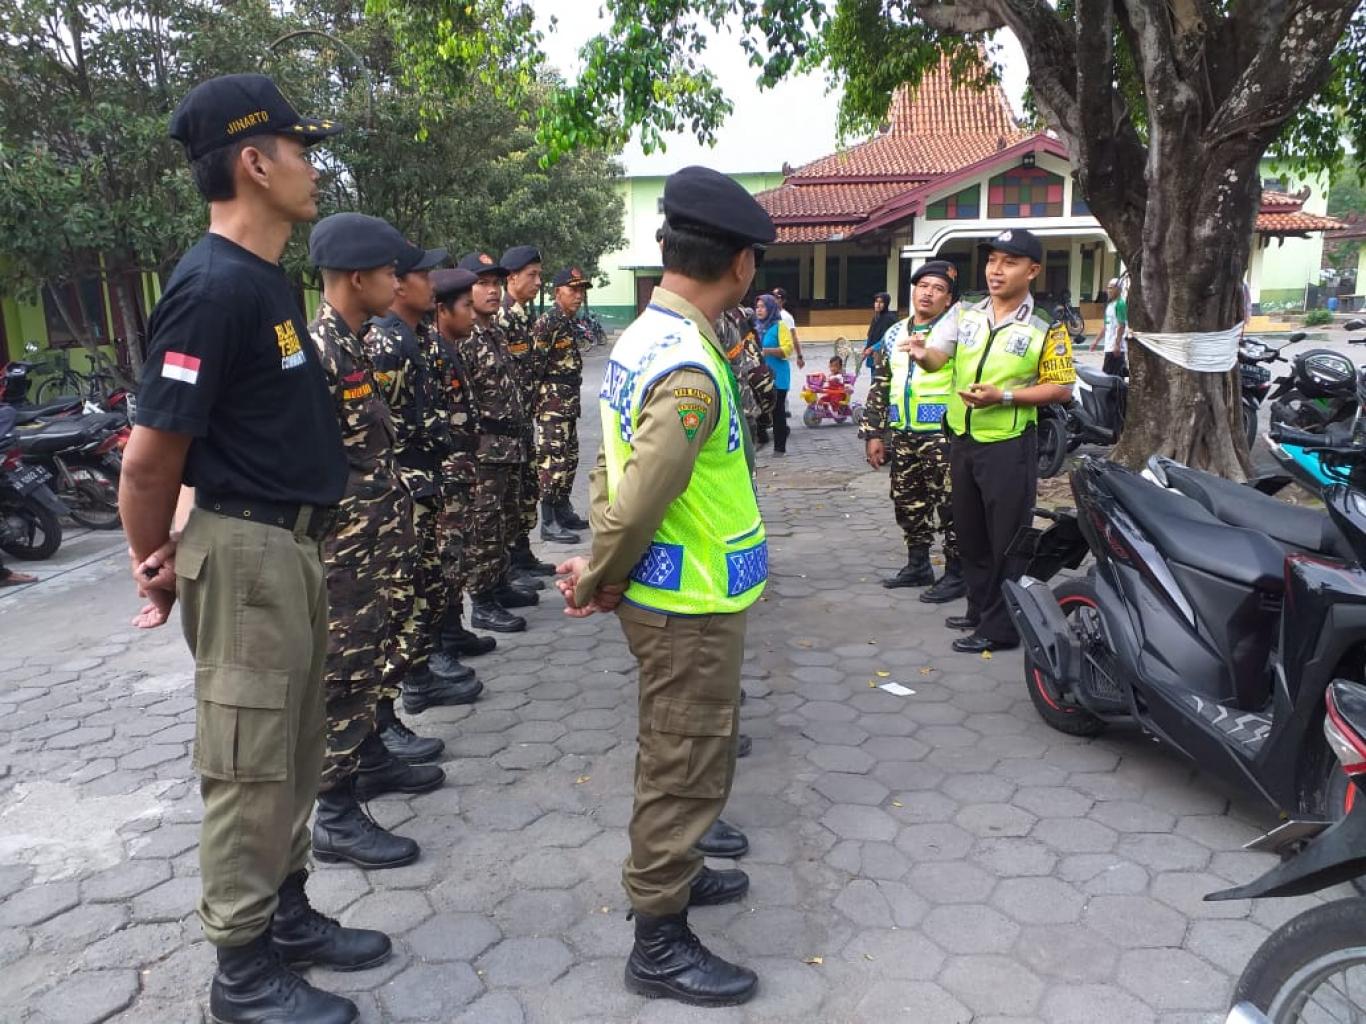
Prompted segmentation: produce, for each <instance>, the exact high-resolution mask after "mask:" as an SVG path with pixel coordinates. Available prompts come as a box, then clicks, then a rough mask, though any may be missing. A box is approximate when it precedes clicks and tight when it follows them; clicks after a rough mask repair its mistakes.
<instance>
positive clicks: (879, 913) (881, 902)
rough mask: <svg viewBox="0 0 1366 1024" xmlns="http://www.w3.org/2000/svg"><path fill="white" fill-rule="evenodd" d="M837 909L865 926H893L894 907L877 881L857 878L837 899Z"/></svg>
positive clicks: (856, 922)
mask: <svg viewBox="0 0 1366 1024" xmlns="http://www.w3.org/2000/svg"><path fill="white" fill-rule="evenodd" d="M835 909H836V910H838V911H839V912H840V913H842V914H844V916H845V917H847V918H849V920H851V921H853V922H854V923H855V924H857V925H861V926H863V927H865V928H890V927H892V909H891V906H890V905H889V904H888V902H887V897H886V896H884V895H883V894H882V890H880V889H879V888H878V886H877V883H876V882H870V881H868V880H866V879H856V880H854V881H852V882H850V883H849V884H848V885H846V886H845V887H844V891H843V892H841V893H840V894H839V896H838V897H837V898H836V899H835Z"/></svg>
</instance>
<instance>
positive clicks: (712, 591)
mask: <svg viewBox="0 0 1366 1024" xmlns="http://www.w3.org/2000/svg"><path fill="white" fill-rule="evenodd" d="M684 367H686V368H689V369H693V370H699V371H701V372H702V373H705V374H706V375H707V376H709V377H710V378H711V379H712V382H713V383H714V384H715V386H716V392H717V395H718V405H719V408H718V409H717V410H716V415H717V419H716V425H715V427H714V428H713V430H712V432H711V434H710V435H709V436H708V437H707V439H706V440H705V441H704V442H702V447H701V449H700V450H699V451H698V453H697V462H696V464H695V465H694V466H693V472H692V478H691V479H690V480H689V481H688V486H687V489H686V490H684V492H683V493H682V494H681V495H680V496H679V497H677V498H675V499H674V501H673V504H671V505H670V506H669V509H668V512H666V513H665V516H664V522H663V523H661V524H660V526H659V530H658V531H657V532H656V533H655V535H654V538H653V539H652V540H651V542H650V547H649V549H648V550H647V551H646V552H645V554H644V555H643V556H642V557H641V559H640V561H639V562H638V563H637V564H636V567H635V569H633V570H632V572H631V576H630V583H629V584H628V585H627V588H626V595H625V597H626V600H627V601H630V602H631V603H632V604H637V605H640V606H641V607H643V608H649V609H652V610H654V611H658V612H663V613H665V614H668V615H713V614H716V613H718V612H732V613H733V612H740V611H744V610H745V609H746V608H748V607H749V606H750V605H751V604H753V603H754V602H755V601H757V600H758V599H759V595H760V594H762V593H763V590H764V583H765V581H766V580H767V579H768V541H767V539H766V534H765V532H764V521H763V519H762V518H761V517H760V515H759V502H758V500H757V498H756V497H755V494H754V482H753V479H752V478H751V476H750V470H749V461H748V458H747V456H746V454H745V444H744V426H743V424H742V423H741V420H740V416H741V415H743V414H742V412H741V410H740V408H739V405H740V403H739V388H738V385H737V384H736V382H735V378H734V376H733V375H732V373H731V370H730V367H729V366H728V365H727V364H726V362H725V360H724V359H722V357H721V354H720V353H719V352H717V351H715V350H714V349H713V348H712V347H711V345H709V344H708V343H707V341H706V339H705V338H703V337H702V334H701V332H700V330H699V329H698V327H697V325H696V324H695V323H693V322H692V321H691V320H689V319H687V318H686V317H684V316H682V315H681V314H678V313H675V312H673V311H672V310H669V309H665V308H664V307H663V306H658V305H655V304H653V303H652V304H651V305H649V306H647V307H646V309H645V311H644V312H643V313H642V314H641V315H640V316H639V317H638V318H637V319H636V320H635V322H634V323H632V324H631V326H630V327H628V328H627V329H626V331H625V332H624V333H623V334H622V336H621V338H620V339H618V341H617V343H616V345H615V346H613V348H612V354H611V358H610V359H609V360H608V363H607V370H606V373H605V374H604V376H603V382H602V390H601V391H600V392H599V393H598V407H599V409H600V411H601V414H602V438H603V452H604V459H605V462H606V464H607V498H608V501H609V502H610V501H612V500H614V499H615V497H616V493H617V487H618V485H619V484H620V482H621V477H622V474H623V473H624V472H625V469H626V464H627V462H628V461H630V459H631V456H632V453H633V448H632V440H633V438H634V437H635V431H636V428H637V426H638V424H639V421H640V409H641V405H642V404H643V402H644V400H645V396H646V395H647V394H648V393H649V391H650V388H651V387H652V386H653V385H654V384H655V382H656V381H658V380H659V379H660V378H662V377H664V376H665V375H667V374H670V373H672V372H674V371H675V370H679V369H682V368H684Z"/></svg>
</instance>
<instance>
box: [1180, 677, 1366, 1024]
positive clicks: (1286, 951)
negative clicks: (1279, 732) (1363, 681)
mask: <svg viewBox="0 0 1366 1024" xmlns="http://www.w3.org/2000/svg"><path fill="white" fill-rule="evenodd" d="M1324 706H1325V712H1326V713H1325V716H1324V718H1323V732H1324V736H1325V739H1326V740H1327V744H1328V747H1329V749H1330V750H1331V751H1332V754H1333V757H1334V759H1335V761H1336V763H1337V766H1338V773H1339V774H1340V775H1342V776H1344V777H1345V778H1346V779H1347V786H1348V789H1347V793H1348V810H1347V813H1346V815H1345V816H1343V817H1342V818H1341V820H1339V821H1337V822H1336V823H1335V824H1331V825H1330V824H1328V823H1327V822H1302V821H1294V822H1287V823H1286V824H1284V825H1281V826H1280V827H1279V828H1276V829H1273V830H1272V831H1271V832H1269V833H1267V834H1266V835H1265V836H1263V837H1261V838H1260V839H1257V840H1255V841H1254V842H1252V843H1249V844H1248V849H1250V850H1261V851H1266V852H1269V853H1277V854H1280V855H1281V856H1282V857H1283V858H1284V859H1283V860H1282V861H1281V863H1279V864H1277V865H1276V866H1275V867H1273V868H1272V869H1271V870H1270V871H1268V872H1267V873H1266V874H1264V875H1262V876H1261V877H1260V878H1258V879H1257V880H1256V881H1254V882H1251V883H1249V884H1247V885H1243V886H1239V887H1237V888H1234V889H1225V890H1223V891H1222V892H1216V893H1211V894H1209V895H1208V896H1206V897H1205V899H1207V900H1239V899H1259V898H1262V897H1276V896H1302V895H1305V894H1307V893H1311V892H1319V891H1321V890H1323V889H1327V888H1329V887H1331V886H1334V885H1338V884H1341V883H1343V882H1353V883H1359V882H1360V881H1361V880H1362V878H1363V877H1366V799H1362V797H1363V796H1366V788H1363V787H1366V687H1363V686H1361V685H1360V684H1358V683H1354V682H1349V681H1348V680H1345V679H1335V680H1334V681H1333V682H1332V683H1331V684H1330V685H1329V686H1328V689H1327V692H1326V694H1325V701H1324ZM1364 1007H1366V899H1363V898H1360V897H1358V898H1354V899H1345V900H1337V901H1335V902H1331V903H1323V904H1320V905H1319V906H1316V907H1311V908H1310V909H1309V910H1306V911H1304V912H1303V913H1301V914H1299V915H1297V916H1296V917H1293V918H1291V919H1290V920H1289V921H1287V922H1286V923H1285V924H1283V925H1281V926H1280V927H1279V928H1277V929H1276V930H1275V931H1274V932H1272V933H1271V934H1270V935H1269V936H1268V937H1267V939H1266V941H1265V942H1263V943H1262V944H1261V946H1259V947H1258V948H1257V951H1256V952H1255V953H1253V955H1252V959H1251V960H1249V961H1248V964H1247V966H1246V967H1245V968H1244V969H1243V973H1242V976H1241V977H1239V979H1238V983H1237V984H1236V985H1235V986H1234V989H1233V1009H1232V1010H1231V1011H1230V1012H1229V1015H1228V1018H1227V1022H1226V1024H1294V1022H1312V1021H1353V1020H1362V1019H1363V1017H1366V1010H1364V1009H1363V1008H1364Z"/></svg>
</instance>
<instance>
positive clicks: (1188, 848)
mask: <svg viewBox="0 0 1366 1024" xmlns="http://www.w3.org/2000/svg"><path fill="white" fill-rule="evenodd" d="M1115 852H1116V853H1118V854H1119V855H1120V856H1121V857H1127V858H1128V859H1129V860H1132V861H1135V862H1137V863H1139V864H1142V865H1143V866H1144V867H1147V868H1150V869H1152V870H1153V871H1192V870H1195V869H1197V868H1203V867H1204V866H1205V865H1207V864H1208V863H1209V862H1210V852H1209V847H1207V846H1202V845H1201V844H1200V843H1197V842H1195V841H1194V840H1192V839H1187V838H1186V837H1185V836H1178V835H1172V834H1170V833H1158V834H1153V833H1140V834H1137V835H1126V836H1123V837H1122V838H1121V839H1120V840H1119V843H1118V844H1117V845H1116V846H1115Z"/></svg>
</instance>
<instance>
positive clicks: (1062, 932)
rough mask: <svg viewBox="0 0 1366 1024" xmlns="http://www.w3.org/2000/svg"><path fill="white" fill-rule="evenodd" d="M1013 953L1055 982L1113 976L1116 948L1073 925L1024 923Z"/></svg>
mask: <svg viewBox="0 0 1366 1024" xmlns="http://www.w3.org/2000/svg"><path fill="white" fill-rule="evenodd" d="M1015 956H1016V957H1018V958H1019V960H1020V962H1021V963H1023V964H1025V965H1026V966H1027V967H1029V968H1031V969H1032V970H1033V971H1035V972H1036V973H1037V974H1040V975H1042V976H1044V977H1046V978H1050V979H1054V980H1055V981H1066V982H1100V981H1108V980H1109V979H1110V978H1111V977H1113V976H1114V971H1115V964H1116V963H1117V962H1118V961H1119V950H1118V949H1116V948H1115V947H1114V946H1113V945H1111V944H1110V942H1109V941H1108V940H1107V939H1105V938H1104V937H1103V936H1101V935H1098V934H1096V933H1095V932H1093V931H1091V929H1089V928H1082V927H1079V926H1077V925H1075V924H1050V925H1027V926H1026V927H1025V928H1024V930H1023V931H1021V932H1020V940H1019V941H1018V942H1017V943H1016V944H1015Z"/></svg>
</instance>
